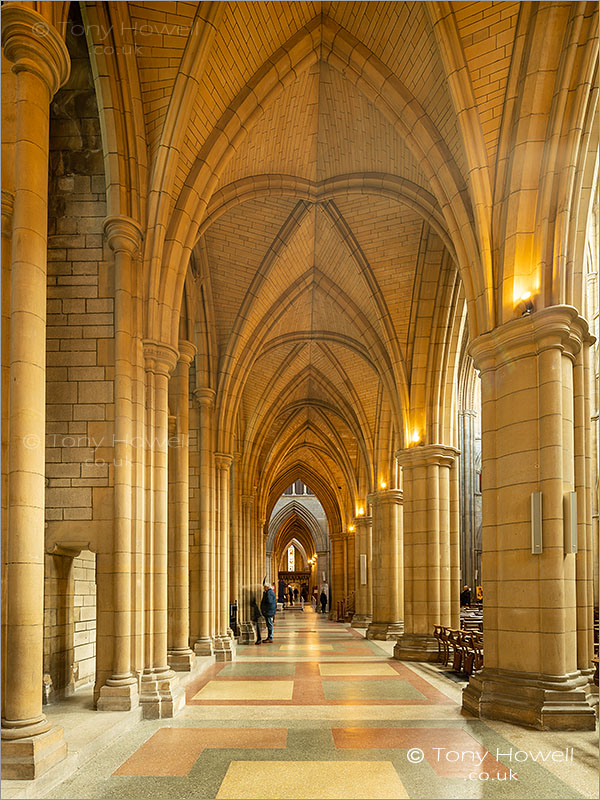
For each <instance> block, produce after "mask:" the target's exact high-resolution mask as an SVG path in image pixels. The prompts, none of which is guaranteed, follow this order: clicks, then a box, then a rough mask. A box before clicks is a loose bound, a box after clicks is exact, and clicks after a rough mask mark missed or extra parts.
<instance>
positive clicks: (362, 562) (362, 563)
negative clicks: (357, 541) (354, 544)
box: [360, 553, 367, 586]
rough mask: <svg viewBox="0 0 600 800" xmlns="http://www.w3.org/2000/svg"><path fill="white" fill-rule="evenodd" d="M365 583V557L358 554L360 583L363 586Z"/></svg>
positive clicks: (363, 554) (362, 554)
mask: <svg viewBox="0 0 600 800" xmlns="http://www.w3.org/2000/svg"><path fill="white" fill-rule="evenodd" d="M366 582H367V556H366V554H365V553H361V554H360V583H361V586H364V585H365V584H366Z"/></svg>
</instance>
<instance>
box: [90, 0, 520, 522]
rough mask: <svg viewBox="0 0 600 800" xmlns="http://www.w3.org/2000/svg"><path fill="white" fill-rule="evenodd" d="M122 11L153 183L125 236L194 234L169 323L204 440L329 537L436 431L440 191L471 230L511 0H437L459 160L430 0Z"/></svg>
mask: <svg viewBox="0 0 600 800" xmlns="http://www.w3.org/2000/svg"><path fill="white" fill-rule="evenodd" d="M109 5H110V4H109ZM127 5H128V9H129V16H130V20H131V31H132V33H131V37H132V41H133V44H134V45H135V48H136V64H137V71H138V75H139V86H140V99H141V106H142V117H143V124H144V136H145V139H146V145H147V156H148V165H149V170H148V171H149V177H148V185H149V187H150V196H151V197H152V194H151V193H152V191H158V192H159V194H160V199H159V200H158V201H157V205H156V208H157V209H159V210H157V211H156V213H155V216H154V217H152V213H153V212H152V207H151V209H150V212H149V213H150V221H151V223H152V225H154V228H153V231H154V233H153V238H152V239H150V240H148V243H147V244H148V247H149V248H152V247H155V246H157V247H158V245H159V243H160V242H159V239H160V231H161V230H163V228H164V229H167V228H168V229H169V230H170V231H171V233H169V234H167V236H166V239H167V241H169V236H170V237H171V241H173V242H175V243H177V241H178V240H179V238H180V237H181V236H182V231H183V229H184V227H185V226H184V223H185V225H188V222H186V220H187V219H188V218H189V226H188V227H189V228H190V230H192V229H194V231H197V233H194V238H193V240H192V241H191V244H190V250H193V252H192V256H191V259H190V264H191V267H192V268H191V270H189V272H188V277H187V284H186V292H185V298H186V299H185V301H184V308H183V314H184V316H186V317H187V324H188V328H187V329H188V331H190V330H194V331H195V332H196V333H195V334H193V337H195V338H196V339H197V343H198V344H199V350H200V355H199V359H197V362H196V380H197V383H198V385H210V386H211V387H212V388H213V389H215V391H216V396H217V410H216V422H217V427H218V434H217V435H218V443H217V446H218V447H219V449H222V450H229V449H231V447H232V446H233V447H234V448H235V449H236V450H237V451H238V452H239V453H240V454H241V458H242V467H243V469H242V470H241V474H242V475H243V482H244V487H243V490H244V491H246V492H254V491H256V492H257V493H258V497H259V505H260V512H259V513H260V515H261V517H262V518H263V519H267V518H268V516H269V515H270V511H271V509H272V508H273V506H274V503H275V502H276V499H277V497H278V496H279V495H280V494H281V491H283V489H284V488H285V486H286V485H289V484H290V483H291V482H292V481H293V480H295V479H296V478H300V479H302V480H303V481H304V482H305V483H306V484H307V485H308V486H310V487H311V489H312V490H313V491H314V492H315V493H316V494H317V495H318V496H319V498H320V499H321V501H322V503H323V506H324V508H325V509H326V511H327V512H328V518H329V519H330V526H332V529H335V527H336V525H337V527H340V526H343V525H346V524H347V523H348V520H349V518H350V517H352V516H353V515H354V514H355V513H356V508H357V507H358V506H359V505H363V504H364V501H365V498H366V494H367V493H368V492H369V491H372V490H373V489H375V488H376V487H377V486H378V485H379V483H380V482H381V481H384V482H386V483H388V485H391V484H392V483H393V481H394V474H393V472H394V452H395V449H396V448H398V447H403V446H407V444H408V441H409V437H410V436H411V435H412V434H413V431H416V433H417V434H418V435H420V436H422V437H423V438H425V437H428V438H429V439H430V440H432V441H439V440H440V431H441V430H442V429H445V430H446V432H447V429H448V422H447V417H448V413H449V410H450V409H451V408H452V402H453V400H452V389H451V388H450V389H448V388H447V387H448V386H450V387H451V384H452V375H453V369H454V368H455V365H454V361H455V360H456V354H457V353H458V352H460V350H461V345H462V343H463V340H464V303H465V291H463V289H462V287H461V283H460V280H459V279H458V270H459V268H462V267H463V266H464V259H465V254H464V253H465V252H466V251H462V255H461V254H458V253H457V250H456V248H455V244H454V240H455V238H456V237H455V236H454V238H453V234H455V233H456V228H455V230H454V231H451V230H450V228H449V225H448V215H447V208H446V207H445V206H444V203H448V202H454V199H455V198H456V197H459V198H460V203H462V207H463V212H461V213H464V214H465V215H466V216H464V218H463V220H462V222H461V221H459V220H458V218H457V222H456V225H457V226H460V225H465V224H466V228H469V227H470V226H471V225H474V221H473V220H474V212H473V208H472V201H471V198H470V197H469V190H468V189H467V186H468V185H469V181H470V178H471V171H472V168H473V164H474V163H475V162H477V163H479V162H482V163H485V164H486V169H489V170H491V171H493V170H494V169H495V158H496V152H497V149H498V137H499V131H500V121H501V120H500V113H499V109H501V108H502V106H503V103H504V98H505V91H506V86H507V81H508V74H509V66H510V60H511V54H512V49H513V44H514V41H515V32H516V26H517V22H518V15H519V7H520V4H519V3H510V2H502V3H493V2H489V3H488V2H484V3H482V2H478V3H470V2H465V3H462V2H460V3H458V2H455V3H452V4H451V8H452V15H453V19H452V22H451V24H449V25H448V26H447V27H448V30H450V31H452V34H451V35H452V36H454V35H455V36H456V47H457V53H458V50H460V52H461V57H462V58H463V59H464V62H463V63H464V64H466V65H467V66H466V67H465V68H464V70H467V71H468V75H469V78H470V81H471V89H472V92H473V97H474V98H475V101H476V102H477V103H478V104H479V106H480V107H479V109H478V113H479V115H480V117H479V119H478V125H479V126H480V133H481V138H480V140H479V141H481V142H482V144H481V147H480V150H479V151H477V153H475V151H473V152H471V153H467V152H465V147H464V138H463V136H461V122H462V121H461V120H460V119H459V114H458V113H457V110H456V103H457V100H456V91H454V94H453V91H452V90H451V87H450V79H449V70H450V67H451V63H450V62H451V59H452V58H453V57H454V56H457V53H454V54H451V57H450V56H449V54H448V52H444V48H443V47H442V46H441V44H440V41H441V39H440V36H439V35H438V33H437V32H436V25H437V24H438V23H439V21H440V20H441V19H443V18H444V15H445V14H447V10H446V12H444V8H445V4H438V3H435V4H431V8H428V6H429V5H430V4H427V3H421V2H369V3H364V2H363V3H360V2H302V3H296V2H261V3H256V2H248V3H241V2H227V3H219V4H211V3H199V4H198V3H194V2H177V3H157V2H148V3H147V2H130V3H128V4H127ZM91 6H94V4H88V7H91ZM434 7H435V8H434ZM110 13H118V11H117V10H115V11H114V12H110ZM90 14H92V16H93V9H90ZM453 26H454V27H453ZM444 35H445V36H448V34H447V32H446V33H445V34H444ZM448 41H449V40H448ZM192 42H195V44H191V43H192ZM449 58H450V61H449ZM456 63H458V61H457V62H456ZM464 70H463V77H464V75H466V72H464ZM390 91H393V92H395V97H396V100H395V101H394V102H395V104H396V105H395V107H396V108H399V107H402V104H404V109H405V113H404V115H401V116H399V117H398V116H394V114H392V113H390V109H389V104H388V99H389V98H388V94H389V92H390ZM173 98H177V102H175V101H174V99H173ZM174 110H177V115H175V116H172V117H171V116H170V115H173V113H174ZM471 111H472V109H471ZM417 131H418V132H417ZM434 149H435V151H436V154H437V155H436V156H435V158H437V162H436V161H435V158H434V159H433V160H432V159H431V158H430V154H431V151H432V150H434ZM484 151H485V152H484ZM161 153H163V156H161ZM215 153H216V155H215ZM161 159H162V160H161ZM477 159H479V161H477ZM434 163H438V164H439V169H440V170H442V171H443V173H444V174H443V175H441V174H440V175H438V174H436V173H435V169H432V165H433V164H434ZM167 178H168V180H167ZM440 182H442V183H443V185H444V186H446V187H449V186H452V187H455V189H453V190H452V191H454V192H455V196H454V197H449V196H448V194H447V193H446V196H445V199H444V198H443V197H442V195H443V192H440V186H441V185H442V184H441V183H440ZM482 185H483V184H482ZM153 187H154V188H153ZM157 196H158V195H157ZM193 198H197V200H195V201H194V202H191V199H193ZM161 207H162V208H163V211H162V212H161V211H160V208H161ZM194 208H195V209H196V210H195V211H194V210H193V209H194ZM161 214H162V216H161ZM169 215H171V219H172V220H176V222H170V221H169ZM178 215H179V216H178ZM196 217H197V218H196ZM177 220H179V221H177ZM182 220H183V222H182ZM169 226H170V228H169ZM194 226H195V227H194ZM466 228H465V230H466ZM157 231H158V233H157ZM186 235H187V234H186ZM469 235H470V234H469V233H468V232H467V233H466V239H468V236H469ZM157 237H158V238H157ZM466 239H465V240H466ZM186 246H187V245H186ZM166 252H167V253H169V252H170V253H171V254H173V253H176V248H175V249H173V248H172V249H171V251H169V250H168V249H167V251H166ZM181 253H182V254H183V255H182V256H181V258H184V259H185V258H187V257H188V256H187V255H186V254H185V253H186V251H185V248H184V247H183V245H182V246H181ZM171 257H173V258H176V257H177V258H179V257H180V256H177V255H172V256H169V257H168V258H167V261H168V262H169V259H170V258H171ZM461 258H462V259H463V263H461ZM177 269H178V268H177V267H176V266H175V265H174V266H173V270H177ZM476 291H477V290H476V287H475V288H474V287H473V286H470V287H469V292H470V296H471V297H473V296H475V294H476ZM168 304H169V300H168V299H167V301H166V302H165V307H166V306H168ZM428 409H431V410H432V411H431V413H430V412H429V410H428ZM444 415H445V416H444ZM436 426H437V427H436ZM444 426H446V427H445V428H444ZM336 520H337V521H336Z"/></svg>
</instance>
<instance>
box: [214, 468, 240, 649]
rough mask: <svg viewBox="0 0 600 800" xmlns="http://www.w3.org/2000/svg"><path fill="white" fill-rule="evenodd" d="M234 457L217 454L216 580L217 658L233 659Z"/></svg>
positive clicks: (215, 644)
mask: <svg viewBox="0 0 600 800" xmlns="http://www.w3.org/2000/svg"><path fill="white" fill-rule="evenodd" d="M232 461H233V459H232V457H231V456H230V455H228V454H227V453H215V474H216V491H215V501H216V512H217V513H216V523H217V524H216V526H215V528H216V535H217V540H218V555H219V572H218V576H215V577H216V578H217V580H216V581H215V582H216V583H217V586H218V592H219V605H218V609H219V613H218V615H217V620H216V622H217V625H216V631H215V639H214V653H215V658H216V660H217V661H232V660H233V656H234V654H235V649H234V647H233V644H232V640H231V636H230V635H229V536H230V530H229V475H230V470H231V462H232Z"/></svg>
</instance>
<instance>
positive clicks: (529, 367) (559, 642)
mask: <svg viewBox="0 0 600 800" xmlns="http://www.w3.org/2000/svg"><path fill="white" fill-rule="evenodd" d="M587 336H588V332H587V323H586V322H585V320H583V319H582V318H581V317H578V315H577V311H576V310H575V309H574V308H571V307H570V306H554V307H548V308H545V309H543V310H541V311H538V312H536V313H533V314H531V315H530V316H526V317H522V318H520V319H516V320H512V321H510V322H508V323H506V324H504V325H502V326H500V327H499V328H497V329H495V330H493V331H490V332H489V333H486V334H484V335H482V336H480V337H479V338H478V339H476V340H475V341H474V342H473V343H472V344H471V353H472V355H473V358H474V361H475V365H476V366H477V368H478V369H479V370H480V371H481V381H482V383H481V387H482V409H483V413H482V436H483V441H482V444H483V447H482V452H483V456H484V461H483V561H482V572H483V593H484V631H485V666H484V668H483V670H482V671H481V672H479V673H477V674H475V675H474V676H472V677H471V680H470V682H469V685H468V686H467V688H466V689H465V690H464V692H463V707H464V708H465V709H466V710H467V711H469V712H471V713H473V714H475V715H476V716H480V717H487V718H491V719H501V720H507V721H510V722H517V723H519V724H524V725H530V726H532V727H536V728H540V729H554V730H561V729H562V730H565V729H568V730H573V729H575V730H592V729H593V728H594V726H595V713H594V708H593V706H594V699H593V697H592V695H591V691H590V676H589V673H587V671H585V670H582V669H581V668H580V665H579V662H578V658H579V651H578V635H577V631H578V628H580V629H581V628H582V627H583V629H585V628H586V627H588V618H589V617H590V616H591V613H590V612H591V609H589V610H588V609H587V607H583V608H578V606H577V602H576V597H577V591H576V589H577V584H578V582H579V580H580V579H581V578H580V576H578V575H577V572H576V559H577V556H576V554H574V553H569V552H565V549H566V548H565V534H564V502H565V497H566V495H568V494H569V493H570V492H572V491H574V490H575V485H574V474H573V464H574V457H575V454H576V452H577V448H576V447H575V446H574V439H575V430H574V427H575V426H574V420H573V399H574V394H575V395H576V394H577V392H575V393H574V385H573V378H574V375H573V371H574V370H573V367H574V362H575V361H576V358H577V356H578V354H579V352H580V350H581V347H582V342H583V341H585V340H586V339H587ZM576 383H577V381H576ZM577 417H578V415H577ZM578 474H580V473H578ZM583 481H584V485H585V483H586V482H587V478H585V477H584V478H583ZM532 492H541V494H542V524H541V542H542V550H541V552H540V553H538V554H533V553H532V531H531V510H530V509H531V501H530V497H531V493H532ZM578 528H579V529H578V535H579V537H578V538H579V542H581V543H582V544H584V542H585V532H584V531H583V530H582V527H581V526H578ZM584 546H585V545H584ZM584 581H585V579H584ZM578 616H579V620H578ZM596 702H597V701H596Z"/></svg>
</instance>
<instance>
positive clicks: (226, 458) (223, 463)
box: [215, 453, 233, 469]
mask: <svg viewBox="0 0 600 800" xmlns="http://www.w3.org/2000/svg"><path fill="white" fill-rule="evenodd" d="M232 461H233V456H230V455H229V453H215V466H216V467H217V469H229V467H230V466H231V463H232Z"/></svg>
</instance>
